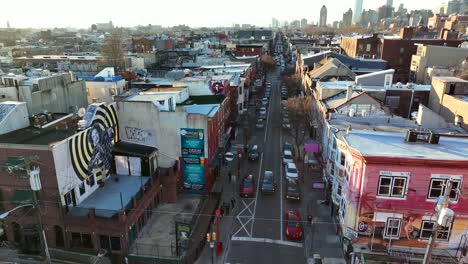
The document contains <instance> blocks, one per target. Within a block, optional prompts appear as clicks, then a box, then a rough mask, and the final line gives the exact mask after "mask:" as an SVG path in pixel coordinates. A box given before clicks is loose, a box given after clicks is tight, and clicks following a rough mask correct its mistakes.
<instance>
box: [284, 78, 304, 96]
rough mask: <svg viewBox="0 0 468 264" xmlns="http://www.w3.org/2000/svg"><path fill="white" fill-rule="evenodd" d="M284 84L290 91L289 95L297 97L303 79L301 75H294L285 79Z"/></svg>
mask: <svg viewBox="0 0 468 264" xmlns="http://www.w3.org/2000/svg"><path fill="white" fill-rule="evenodd" d="M282 81H283V83H284V85H285V86H286V88H287V89H288V94H289V95H293V96H296V95H297V94H298V91H300V89H301V86H302V78H301V75H300V74H292V75H290V76H284V77H283V80H282Z"/></svg>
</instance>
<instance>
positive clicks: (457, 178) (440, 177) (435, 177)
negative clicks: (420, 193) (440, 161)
mask: <svg viewBox="0 0 468 264" xmlns="http://www.w3.org/2000/svg"><path fill="white" fill-rule="evenodd" d="M448 180H452V182H457V183H458V186H457V191H456V194H455V198H449V201H450V202H451V203H457V202H458V198H459V197H460V195H459V194H460V189H461V186H462V184H463V177H462V176H460V175H453V176H450V175H442V174H432V175H431V180H430V181H429V188H428V190H427V195H426V201H437V199H438V198H439V197H438V196H437V197H433V196H430V194H431V190H432V183H433V182H434V181H444V184H447V181H448ZM445 191H446V188H445V186H443V187H442V191H441V194H440V195H445ZM452 191H454V189H453V184H452Z"/></svg>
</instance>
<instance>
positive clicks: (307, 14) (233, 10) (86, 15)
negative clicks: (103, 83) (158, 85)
mask: <svg viewBox="0 0 468 264" xmlns="http://www.w3.org/2000/svg"><path fill="white" fill-rule="evenodd" d="M27 2H28V3H27V8H24V10H22V9H20V8H19V7H20V6H19V4H17V2H14V1H9V2H6V3H2V6H3V8H2V9H3V10H4V11H5V10H9V12H2V15H1V17H0V28H4V27H6V25H7V21H8V22H9V23H10V27H12V28H54V27H58V28H65V27H72V28H89V27H90V26H91V24H94V23H105V22H109V21H112V22H113V23H114V26H118V27H133V26H137V25H148V24H152V25H161V26H164V27H167V26H175V25H180V24H185V25H187V26H190V27H217V26H221V27H226V26H232V25H233V24H251V25H255V26H258V27H267V26H269V25H270V23H271V19H272V18H273V17H275V18H277V19H278V20H280V21H289V22H290V21H293V20H301V19H302V18H306V19H307V20H308V23H309V24H310V23H311V22H317V21H318V20H319V14H320V8H321V7H322V5H323V4H325V5H326V6H327V10H328V19H327V23H328V24H331V23H332V22H333V21H337V20H341V18H342V14H343V13H344V12H346V11H347V10H348V9H349V8H351V9H352V8H354V0H350V1H346V4H345V3H343V2H345V1H340V0H329V1H324V2H318V1H313V2H310V1H305V0H298V1H297V2H295V3H294V6H290V7H289V8H288V9H289V10H290V11H285V9H286V8H285V6H284V5H280V4H277V3H271V2H267V1H247V0H238V1H236V5H231V6H228V5H222V7H218V6H220V3H219V1H215V0H202V1H199V3H201V4H199V3H197V4H193V2H192V1H191V2H188V1H187V0H182V1H179V2H168V3H164V4H163V5H160V4H158V3H157V2H155V1H148V0H143V1H139V2H137V3H138V5H134V4H133V2H128V1H126V2H124V1H121V0H115V1H113V2H112V3H113V4H112V5H111V4H109V3H103V2H98V1H91V0H82V1H79V2H77V3H76V4H75V5H73V6H72V7H70V6H68V5H66V4H65V3H64V2H62V1H58V0H42V1H34V2H32V1H31V2H29V1H27ZM385 2H386V1H385V0H364V4H363V9H376V8H377V7H379V6H382V5H384V4H385ZM442 2H444V1H440V0H426V1H424V2H423V1H421V0H413V1H410V0H407V1H404V0H400V1H398V0H395V1H394V7H395V9H397V8H398V6H399V4H400V3H403V4H404V5H405V8H407V9H408V10H414V9H422V8H424V9H431V10H433V9H434V8H435V7H436V6H437V5H440V4H441V3H442ZM128 3H130V4H128ZM422 3H424V7H421V4H422ZM22 4H25V3H22ZM184 4H185V5H186V7H185V8H183V7H184ZM285 4H288V2H285ZM13 10H15V11H16V12H13Z"/></svg>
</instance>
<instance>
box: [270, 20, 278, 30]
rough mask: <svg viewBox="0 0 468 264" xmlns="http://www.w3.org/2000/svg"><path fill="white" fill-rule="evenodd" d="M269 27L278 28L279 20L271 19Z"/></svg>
mask: <svg viewBox="0 0 468 264" xmlns="http://www.w3.org/2000/svg"><path fill="white" fill-rule="evenodd" d="M271 27H272V28H279V21H278V19H276V18H272V19H271Z"/></svg>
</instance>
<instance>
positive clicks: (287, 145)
mask: <svg viewBox="0 0 468 264" xmlns="http://www.w3.org/2000/svg"><path fill="white" fill-rule="evenodd" d="M286 150H289V151H290V152H291V153H292V155H293V156H294V147H293V145H292V144H291V143H289V142H284V143H283V152H284V151H286Z"/></svg>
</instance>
